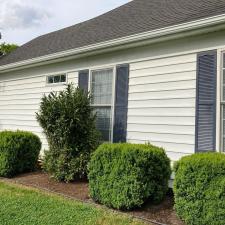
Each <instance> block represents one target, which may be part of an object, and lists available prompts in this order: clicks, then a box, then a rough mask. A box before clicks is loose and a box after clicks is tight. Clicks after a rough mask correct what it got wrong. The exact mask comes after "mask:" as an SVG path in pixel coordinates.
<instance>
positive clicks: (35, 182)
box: [11, 172, 184, 225]
mask: <svg viewBox="0 0 225 225" xmlns="http://www.w3.org/2000/svg"><path fill="white" fill-rule="evenodd" d="M11 181H13V182H17V183H20V184H23V185H27V186H32V187H36V188H40V189H45V190H48V191H51V192H56V193H60V194H63V195H66V196H68V197H71V198H74V199H77V200H81V201H86V202H92V200H91V198H90V197H89V194H88V183H87V182H81V181H79V182H73V183H69V184H65V183H58V182H56V181H54V180H51V179H49V177H48V175H47V174H45V173H43V172H35V173H29V174H24V175H21V176H18V177H16V178H13V179H11ZM129 214H131V215H134V216H136V217H142V218H144V219H148V220H152V221H157V222H159V223H162V224H167V225H184V223H183V222H182V221H181V220H180V219H179V218H178V217H177V216H176V213H175V211H174V210H173V197H172V195H168V196H167V197H166V199H165V200H164V201H163V203H161V204H160V205H151V204H149V203H147V204H146V205H145V206H144V207H143V208H141V209H137V210H134V211H132V212H129Z"/></svg>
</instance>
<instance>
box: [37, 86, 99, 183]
mask: <svg viewBox="0 0 225 225" xmlns="http://www.w3.org/2000/svg"><path fill="white" fill-rule="evenodd" d="M90 102H91V98H90V96H89V94H87V93H84V92H83V91H82V90H80V89H79V88H74V87H73V86H72V85H68V87H67V88H66V89H65V90H63V91H60V92H58V93H55V92H52V93H50V94H49V95H48V96H44V97H43V98H42V101H41V105H40V111H39V113H37V120H38V122H39V123H40V125H41V127H42V128H43V130H44V133H45V135H46V137H47V140H48V144H49V151H46V152H45V157H44V162H43V166H44V169H45V170H46V171H47V172H48V173H50V174H51V175H52V177H54V178H55V179H56V180H58V181H66V182H69V181H72V180H74V179H77V178H85V177H86V175H87V163H88V162H89V160H90V154H91V152H92V151H93V150H95V149H96V148H97V146H98V137H99V135H98V132H97V130H96V128H95V115H94V113H93V109H92V107H91V105H90Z"/></svg>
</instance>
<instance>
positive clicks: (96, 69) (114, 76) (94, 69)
mask: <svg viewBox="0 0 225 225" xmlns="http://www.w3.org/2000/svg"><path fill="white" fill-rule="evenodd" d="M102 70H112V71H113V78H112V103H111V105H109V104H101V105H99V104H98V105H97V104H92V106H93V107H111V118H110V119H111V133H110V134H111V135H110V141H111V142H113V127H114V115H115V92H116V66H109V67H96V68H92V69H90V70H89V82H88V90H89V92H90V93H91V90H92V74H93V72H95V71H102Z"/></svg>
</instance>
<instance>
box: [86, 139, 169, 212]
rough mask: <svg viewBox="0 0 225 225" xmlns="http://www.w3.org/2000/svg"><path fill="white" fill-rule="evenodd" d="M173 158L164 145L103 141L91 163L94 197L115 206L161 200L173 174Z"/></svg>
mask: <svg viewBox="0 0 225 225" xmlns="http://www.w3.org/2000/svg"><path fill="white" fill-rule="evenodd" d="M170 174H171V170H170V160H169V159H168V157H167V156H166V154H165V152H164V150H163V149H162V148H158V147H155V146H153V145H140V144H139V145H138V144H127V143H125V144H102V145H101V146H99V148H98V149H97V150H96V151H95V152H94V154H93V156H92V158H91V161H90V164H89V175H88V178H89V188H90V194H91V197H92V198H93V199H94V200H95V201H97V202H100V203H102V204H105V205H107V206H109V207H113V208H116V209H132V208H134V207H139V206H141V205H142V204H143V203H144V202H145V201H146V200H147V199H150V200H152V202H154V203H159V202H160V201H161V200H162V199H163V197H164V196H165V194H166V192H167V189H168V180H169V178H170Z"/></svg>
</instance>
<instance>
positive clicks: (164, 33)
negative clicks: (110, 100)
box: [0, 14, 225, 73]
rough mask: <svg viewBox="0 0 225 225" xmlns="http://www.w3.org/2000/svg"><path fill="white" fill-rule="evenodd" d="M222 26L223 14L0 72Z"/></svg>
mask: <svg viewBox="0 0 225 225" xmlns="http://www.w3.org/2000/svg"><path fill="white" fill-rule="evenodd" d="M223 28H225V14H222V15H219V16H213V17H208V18H205V19H200V20H196V21H192V22H188V23H183V24H179V25H175V26H169V27H165V28H162V29H156V30H153V31H149V32H144V33H139V34H135V35H131V36H126V37H122V38H118V39H113V40H110V41H105V42H100V43H97V44H93V45H88V46H84V47H81V48H75V49H70V50H67V51H62V52H58V53H54V54H49V55H45V56H41V57H37V58H32V59H28V60H24V61H19V62H16V63H11V64H6V65H3V66H0V73H3V72H8V71H12V70H18V69H23V68H27V67H33V66H37V65H42V64H47V63H49V62H50V61H51V63H53V62H56V61H57V62H58V61H64V60H65V59H68V58H79V57H83V56H85V55H91V54H96V53H101V52H107V51H110V50H111V51H112V48H113V50H118V49H125V48H129V47H132V46H134V47H135V46H138V45H145V44H150V43H155V42H161V41H165V40H168V39H169V40H171V39H174V38H181V37H185V36H190V35H197V34H201V33H206V32H212V31H216V30H219V29H223Z"/></svg>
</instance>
